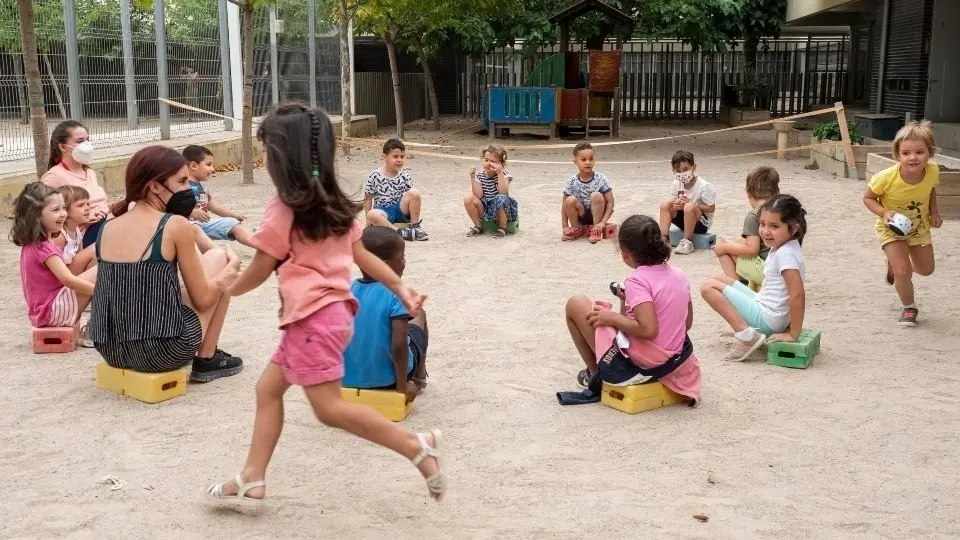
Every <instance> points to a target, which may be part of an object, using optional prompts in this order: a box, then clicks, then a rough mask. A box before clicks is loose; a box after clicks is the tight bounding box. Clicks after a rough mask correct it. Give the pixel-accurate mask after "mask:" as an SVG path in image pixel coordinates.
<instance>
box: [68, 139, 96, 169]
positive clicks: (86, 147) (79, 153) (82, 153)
mask: <svg viewBox="0 0 960 540" xmlns="http://www.w3.org/2000/svg"><path fill="white" fill-rule="evenodd" d="M68 148H73V152H71V153H70V154H71V155H72V156H73V159H74V160H76V162H77V163H79V164H81V165H89V164H90V162H91V161H93V151H94V150H95V149H94V147H93V143H91V142H90V141H83V142H82V143H80V144H78V145H76V146H70V147H68Z"/></svg>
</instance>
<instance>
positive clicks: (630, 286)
mask: <svg viewBox="0 0 960 540" xmlns="http://www.w3.org/2000/svg"><path fill="white" fill-rule="evenodd" d="M617 240H618V242H619V244H620V252H621V256H622V257H623V262H624V263H626V264H627V266H629V267H630V268H633V272H631V273H630V276H628V277H627V279H626V281H625V282H624V284H623V287H620V286H619V285H617V286H616V287H615V289H616V294H617V296H618V297H619V298H620V300H621V304H620V306H621V307H620V311H619V312H614V311H611V310H610V305H609V304H606V303H604V302H599V301H598V302H593V301H591V300H590V299H589V298H587V297H586V296H583V295H580V296H574V297H572V298H570V299H569V300H568V301H567V308H566V319H567V328H568V329H569V331H570V336H571V337H572V338H573V343H574V345H576V347H577V351H578V352H579V353H580V356H581V357H582V358H583V362H584V364H586V369H584V370H582V371H581V372H580V374H579V376H578V377H577V380H578V382H579V383H580V385H581V386H583V387H586V388H590V389H591V390H594V389H596V390H597V393H599V382H600V381H598V380H597V379H598V377H597V375H598V373H599V374H600V378H602V379H603V382H608V383H611V384H617V385H629V384H641V383H644V382H649V381H650V380H654V379H656V380H659V381H660V382H661V383H663V385H664V386H666V387H667V388H669V389H670V390H673V391H674V392H676V393H678V394H680V395H682V396H686V397H689V398H690V399H691V401H692V402H694V403H696V402H697V401H699V399H700V386H701V379H700V362H699V361H698V360H697V357H696V356H695V355H694V354H693V345H692V343H690V340H689V338H688V337H687V332H688V331H689V330H690V327H692V326H693V303H692V300H691V297H690V282H689V281H688V280H687V276H686V275H685V274H684V273H683V271H682V270H680V269H679V268H676V267H674V266H671V265H670V264H669V263H667V260H668V259H669V258H670V246H669V245H667V243H666V242H665V241H664V238H663V236H662V234H661V233H660V226H659V225H658V224H657V222H656V221H655V220H654V219H653V218H651V217H648V216H631V217H629V218H627V220H626V221H624V222H623V224H622V225H621V226H620V230H619V233H618V237H617ZM613 285H615V284H613ZM613 285H611V287H612V288H614V287H613ZM611 329H613V330H615V331H611ZM611 350H614V352H619V353H622V354H621V356H622V357H623V358H625V359H626V360H628V361H629V362H628V363H627V364H624V363H623V362H621V363H620V365H613V366H612V368H611V367H610V366H605V367H606V368H607V371H606V374H607V375H608V376H610V377H609V378H610V380H608V377H607V376H605V372H604V371H603V370H600V369H599V368H598V360H603V359H605V358H606V357H608V356H609V355H610V351H611ZM616 362H617V361H616V360H614V361H613V362H610V364H611V365H612V364H616ZM668 363H669V364H676V366H675V367H673V369H672V370H669V373H666V374H664V375H657V376H655V377H651V375H650V373H651V372H657V371H666V370H663V369H662V368H663V366H665V365H666V364H668ZM671 367H672V366H671ZM611 369H612V370H613V371H611ZM613 379H617V380H613Z"/></svg>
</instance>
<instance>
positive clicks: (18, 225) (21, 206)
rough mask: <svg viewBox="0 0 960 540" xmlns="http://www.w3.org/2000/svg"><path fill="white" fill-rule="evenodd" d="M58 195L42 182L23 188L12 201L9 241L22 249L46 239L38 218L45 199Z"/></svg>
mask: <svg viewBox="0 0 960 540" xmlns="http://www.w3.org/2000/svg"><path fill="white" fill-rule="evenodd" d="M54 195H60V193H59V192H58V191H57V190H55V189H53V188H52V187H50V186H48V185H46V184H44V183H42V182H31V183H29V184H27V185H26V186H23V191H21V192H20V195H19V196H17V198H16V199H15V200H14V201H13V227H11V228H10V241H11V242H13V243H14V244H16V245H18V246H20V247H23V246H29V245H31V244H39V243H40V242H43V241H44V240H46V239H47V231H45V230H44V228H43V223H42V222H41V221H40V218H41V217H42V216H43V208H44V207H45V206H46V205H47V199H48V198H50V197H52V196H54Z"/></svg>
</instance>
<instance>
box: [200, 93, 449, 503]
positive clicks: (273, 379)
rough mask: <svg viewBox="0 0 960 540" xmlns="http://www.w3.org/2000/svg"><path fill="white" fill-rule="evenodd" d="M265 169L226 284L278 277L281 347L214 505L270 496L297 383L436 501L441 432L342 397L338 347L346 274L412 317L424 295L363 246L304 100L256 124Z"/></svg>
mask: <svg viewBox="0 0 960 540" xmlns="http://www.w3.org/2000/svg"><path fill="white" fill-rule="evenodd" d="M258 137H259V138H260V140H261V141H262V142H263V146H264V150H265V154H266V165H267V171H268V172H269V173H270V178H271V179H272V180H273V183H274V185H275V186H276V188H277V196H276V197H275V198H274V199H273V200H271V201H270V202H269V203H268V204H267V207H266V209H265V211H264V216H263V222H262V223H261V225H260V228H259V229H258V230H257V232H256V233H254V235H253V236H252V237H251V239H250V241H251V243H253V244H254V246H256V248H257V252H256V255H254V257H253V261H252V262H251V263H250V266H249V267H248V268H247V269H246V270H244V272H243V274H242V275H241V276H240V278H239V279H237V281H236V282H235V283H234V284H233V285H232V287H231V288H230V289H229V291H228V292H229V293H230V294H232V295H237V296H239V295H241V294H245V293H247V292H249V291H251V290H253V289H255V288H257V287H258V286H260V285H261V284H262V283H263V282H264V281H266V279H267V278H268V277H269V276H270V274H271V273H272V272H274V271H276V273H277V284H278V287H279V289H280V304H281V308H280V328H281V329H282V330H283V333H282V337H281V339H280V344H279V345H278V346H277V350H276V352H275V353H274V355H273V358H272V359H271V361H270V362H269V363H268V364H267V367H266V368H265V369H264V371H263V374H262V375H261V376H260V380H259V382H257V413H256V419H255V420H254V424H253V441H252V442H251V445H250V450H249V452H248V454H247V460H246V463H245V465H244V467H243V469H242V470H241V471H240V473H239V474H237V475H236V477H235V478H234V479H232V480H228V481H226V482H223V483H221V484H216V485H213V486H211V487H210V488H209V489H208V490H207V494H208V496H209V497H210V498H211V499H212V502H213V503H214V504H216V505H217V506H234V507H235V506H245V505H256V504H257V503H259V502H260V501H261V500H262V499H263V497H264V496H265V495H266V483H265V481H264V478H265V477H266V471H267V465H269V463H270V457H271V456H272V454H273V450H274V448H275V447H276V445H277V441H278V440H279V439H280V432H281V430H282V429H283V395H284V394H285V393H286V391H287V389H288V388H290V386H291V385H298V386H302V387H303V390H304V393H305V394H306V396H307V399H308V400H309V402H310V405H311V406H312V407H313V411H314V414H316V415H317V419H319V420H320V421H321V422H322V423H324V424H326V425H328V426H331V427H337V428H340V429H343V430H345V431H348V432H350V433H352V434H354V435H357V436H360V437H363V438H364V439H367V440H369V441H372V442H375V443H377V444H379V445H381V446H385V447H387V448H389V449H391V450H393V451H395V452H397V453H399V454H401V455H403V456H404V457H407V458H408V459H410V460H411V461H413V463H414V465H416V466H417V468H419V469H420V473H421V474H423V476H424V477H425V478H426V481H427V488H428V489H429V492H430V495H431V496H432V497H433V498H434V499H436V500H438V501H439V500H440V499H442V498H443V495H444V493H445V492H446V482H445V478H444V474H443V471H442V470H441V463H440V457H441V456H440V452H439V449H440V444H441V436H440V431H439V430H433V431H431V432H430V433H417V434H414V433H411V432H409V431H407V430H405V429H403V428H402V427H400V426H398V425H396V424H394V423H392V422H390V421H389V420H387V419H386V418H384V417H383V416H381V415H380V414H379V413H377V412H376V411H374V410H373V409H370V408H368V407H365V406H363V405H360V404H355V403H348V402H345V401H343V400H342V399H341V397H340V379H341V378H342V377H343V352H344V350H345V349H346V347H347V345H348V344H349V342H350V339H351V337H352V336H353V318H354V315H355V314H356V312H357V303H356V300H355V299H354V298H353V297H352V295H351V294H350V270H351V268H352V266H353V264H354V262H356V264H357V266H359V267H360V269H361V270H363V272H364V273H365V274H366V275H368V276H370V277H371V278H373V279H376V280H377V281H379V282H381V283H383V284H384V285H386V286H387V287H388V288H389V289H390V290H392V291H393V292H394V293H396V295H397V296H398V297H399V298H400V300H402V301H403V303H404V305H405V306H406V307H407V309H409V310H410V313H411V314H415V313H416V312H417V311H419V310H420V309H421V306H422V303H423V301H424V297H422V296H420V295H419V294H417V293H416V292H415V291H413V290H412V289H410V288H408V287H406V286H405V285H404V284H403V283H402V282H401V281H400V278H399V277H398V276H397V275H396V273H394V271H393V270H391V269H390V267H389V266H387V264H386V263H385V262H383V261H382V260H380V259H379V258H377V257H376V256H375V255H372V254H371V253H370V252H368V251H367V250H366V249H364V247H363V244H362V243H361V242H360V233H361V225H360V223H359V222H358V221H357V220H356V216H357V214H358V213H359V212H360V210H361V206H360V205H359V204H358V203H357V202H355V201H352V200H350V199H349V198H348V197H347V196H346V195H345V194H344V193H343V191H342V190H341V189H340V186H339V185H338V184H337V178H336V176H335V174H334V170H335V166H336V157H335V152H336V147H335V143H336V136H335V135H334V132H333V126H332V125H331V123H330V119H329V118H328V117H327V115H326V114H325V113H324V112H322V111H320V110H316V109H309V108H307V107H305V106H303V105H300V104H286V105H281V106H280V107H278V108H277V110H276V111H275V112H273V113H272V114H270V115H269V116H268V117H267V118H266V119H265V120H264V121H263V123H262V124H261V125H260V131H259V133H258Z"/></svg>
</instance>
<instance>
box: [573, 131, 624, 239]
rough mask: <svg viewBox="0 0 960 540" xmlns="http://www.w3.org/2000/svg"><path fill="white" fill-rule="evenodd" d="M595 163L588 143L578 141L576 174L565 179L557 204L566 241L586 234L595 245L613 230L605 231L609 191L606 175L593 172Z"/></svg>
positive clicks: (610, 201)
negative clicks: (558, 203)
mask: <svg viewBox="0 0 960 540" xmlns="http://www.w3.org/2000/svg"><path fill="white" fill-rule="evenodd" d="M595 160H596V157H595V155H594V151H593V146H592V145H591V144H590V143H587V142H582V143H579V144H577V145H576V146H575V147H574V148H573V163H574V165H576V166H577V174H575V175H573V176H571V177H570V179H569V180H567V185H566V186H565V187H564V188H563V201H562V203H561V205H560V226H561V228H562V229H563V239H564V240H566V241H569V240H576V239H578V238H580V237H582V236H584V235H587V236H588V237H589V239H590V243H591V244H596V243H597V242H599V241H600V240H601V239H602V238H603V237H604V236H606V235H610V234H613V232H614V230H615V229H612V230H610V231H608V230H607V222H608V221H610V217H611V216H613V202H614V201H613V188H611V187H610V182H609V181H607V177H606V176H604V175H602V174H600V173H598V172H596V171H594V170H593V166H594V163H595Z"/></svg>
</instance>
